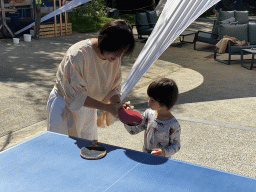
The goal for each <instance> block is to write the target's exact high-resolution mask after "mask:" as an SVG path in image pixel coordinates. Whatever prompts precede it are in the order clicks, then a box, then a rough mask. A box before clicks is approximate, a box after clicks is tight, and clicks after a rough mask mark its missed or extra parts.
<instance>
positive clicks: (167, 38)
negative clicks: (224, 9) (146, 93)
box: [121, 0, 220, 100]
mask: <svg viewBox="0 0 256 192" xmlns="http://www.w3.org/2000/svg"><path fill="white" fill-rule="evenodd" d="M219 1H220V0H167V2H166V4H165V6H164V9H163V12H162V14H161V15H160V17H159V19H158V21H157V23H156V25H155V27H154V30H153V31H152V33H151V35H150V36H149V38H148V40H147V42H146V44H145V46H144V48H143V49H142V51H141V53H140V54H139V56H138V58H137V60H136V61H135V63H134V65H133V67H132V69H131V71H130V73H129V74H128V76H127V78H126V79H125V81H124V83H123V84H122V87H121V93H122V97H121V100H123V99H124V98H125V97H126V96H127V94H128V93H129V92H130V91H131V89H132V88H133V87H134V86H135V85H136V83H137V82H138V81H139V80H140V78H141V77H142V76H143V75H144V74H145V73H146V71H147V70H148V69H149V68H150V66H151V65H152V64H153V63H154V62H155V61H156V60H157V59H158V58H159V56H160V55H161V54H162V53H163V52H164V51H165V50H166V49H167V48H168V47H169V46H170V45H171V43H172V42H173V41H174V40H175V39H176V38H177V37H179V35H180V34H181V33H182V32H183V31H184V30H185V29H186V28H187V27H188V26H189V25H190V24H191V23H192V22H194V21H195V20H196V19H197V18H198V17H199V16H200V15H201V14H203V13H204V12H205V11H206V10H208V9H209V8H210V7H212V6H213V5H215V4H216V3H218V2H219ZM184 56H186V55H184Z"/></svg>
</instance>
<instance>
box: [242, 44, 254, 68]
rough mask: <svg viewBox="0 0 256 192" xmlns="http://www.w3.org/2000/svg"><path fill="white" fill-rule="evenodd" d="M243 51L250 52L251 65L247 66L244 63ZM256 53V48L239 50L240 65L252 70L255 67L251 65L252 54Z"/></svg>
mask: <svg viewBox="0 0 256 192" xmlns="http://www.w3.org/2000/svg"><path fill="white" fill-rule="evenodd" d="M245 53H249V54H252V61H251V66H250V67H248V66H246V65H245V64H244V54H245ZM255 54H256V48H255V49H242V51H241V66H242V67H244V68H246V69H250V70H252V68H255V67H254V66H253V62H254V55H255Z"/></svg>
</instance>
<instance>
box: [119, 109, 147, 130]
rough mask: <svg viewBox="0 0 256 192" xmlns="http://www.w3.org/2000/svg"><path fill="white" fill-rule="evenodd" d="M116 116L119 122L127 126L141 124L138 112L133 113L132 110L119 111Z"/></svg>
mask: <svg viewBox="0 0 256 192" xmlns="http://www.w3.org/2000/svg"><path fill="white" fill-rule="evenodd" d="M118 116H119V119H120V121H122V122H123V123H125V124H127V125H129V126H135V125H139V124H141V122H142V116H141V114H140V113H139V112H138V111H134V110H132V109H123V108H122V109H119V111H118Z"/></svg>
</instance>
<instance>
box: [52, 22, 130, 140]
mask: <svg viewBox="0 0 256 192" xmlns="http://www.w3.org/2000/svg"><path fill="white" fill-rule="evenodd" d="M134 46H135V40H134V36H133V32H132V28H131V26H130V25H129V24H128V23H126V22H125V21H124V20H114V21H111V22H109V23H107V24H105V25H104V26H103V27H102V28H101V29H100V30H99V34H98V38H92V39H86V40H83V41H80V42H78V43H76V44H74V45H73V46H71V47H70V48H69V49H68V51H67V52H66V54H65V56H64V58H63V60H62V62H61V63H60V65H59V68H58V71H57V80H56V84H55V86H54V88H53V90H52V91H51V93H50V96H49V100H48V103H47V114H48V115H47V120H48V126H47V130H49V131H53V132H57V133H62V134H67V135H70V136H75V137H80V138H84V139H88V140H97V139H98V133H97V109H100V110H103V111H105V112H107V113H105V116H106V122H107V125H109V124H111V122H110V116H111V115H110V114H112V115H114V116H116V117H117V116H118V115H117V114H118V108H121V107H123V106H125V105H122V104H120V88H121V80H122V79H121V66H120V65H121V57H122V56H124V55H131V54H132V52H133V50H134ZM126 106H127V104H126ZM101 120H102V119H101ZM99 124H100V123H99V121H98V125H99Z"/></svg>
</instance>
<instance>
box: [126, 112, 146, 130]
mask: <svg viewBox="0 0 256 192" xmlns="http://www.w3.org/2000/svg"><path fill="white" fill-rule="evenodd" d="M147 125H148V115H147V111H145V112H144V113H143V115H142V122H141V124H140V125H137V126H129V125H126V124H124V127H125V129H126V130H127V131H128V132H129V133H130V134H131V135H135V134H138V133H140V132H141V131H145V130H146V129H147Z"/></svg>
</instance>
